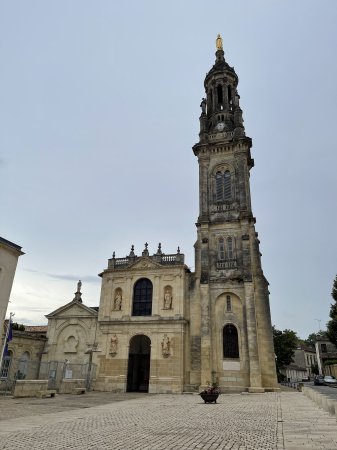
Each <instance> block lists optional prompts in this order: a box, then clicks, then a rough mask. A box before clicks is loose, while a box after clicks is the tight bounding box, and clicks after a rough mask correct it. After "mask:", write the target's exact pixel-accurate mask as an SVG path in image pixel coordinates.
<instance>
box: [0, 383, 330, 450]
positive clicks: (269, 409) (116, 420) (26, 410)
mask: <svg viewBox="0 0 337 450" xmlns="http://www.w3.org/2000/svg"><path fill="white" fill-rule="evenodd" d="M0 418H1V420H0V449H1V450H10V449H25V450H27V449H29V450H34V449H36V450H39V449H43V450H45V449H51V450H54V449H55V450H56V449H57V450H63V449H64V450H65V449H67V450H68V449H71V450H77V449H78V450H87V449H91V450H92V449H116V450H129V449H130V450H150V449H151V450H164V449H165V450H166V449H172V450H173V449H177V450H180V449H181V450H189V449H190V450H192V449H210V450H211V449H214V450H215V449H232V450H248V449H249V450H259V449H261V450H262V449H270V450H279V449H286V450H300V449H303V450H307V449H311V450H320V449H328V450H336V449H337V423H336V418H335V416H332V415H329V414H328V413H326V412H324V411H323V410H321V409H319V408H318V407H317V406H316V405H315V404H314V403H313V402H312V401H311V400H309V399H308V398H307V397H305V396H304V395H303V394H302V393H299V392H292V391H290V392H282V393H266V394H227V395H222V396H220V397H219V402H218V404H207V405H206V404H204V403H203V402H202V401H201V399H200V397H199V396H197V395H192V394H186V395H146V394H143V395H142V394H130V395H129V394H110V393H95V392H90V393H88V394H85V395H83V396H72V395H71V396H66V395H64V396H61V395H59V396H57V397H56V398H54V399H53V398H51V399H9V398H3V397H2V398H0Z"/></svg>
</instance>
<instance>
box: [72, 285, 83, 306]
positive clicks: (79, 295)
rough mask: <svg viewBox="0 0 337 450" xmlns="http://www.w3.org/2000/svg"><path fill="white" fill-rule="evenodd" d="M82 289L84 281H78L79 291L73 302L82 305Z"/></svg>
mask: <svg viewBox="0 0 337 450" xmlns="http://www.w3.org/2000/svg"><path fill="white" fill-rule="evenodd" d="M81 287H82V281H81V280H78V283H77V291H76V292H75V297H74V298H73V301H76V302H79V303H82V299H81V296H82V292H81Z"/></svg>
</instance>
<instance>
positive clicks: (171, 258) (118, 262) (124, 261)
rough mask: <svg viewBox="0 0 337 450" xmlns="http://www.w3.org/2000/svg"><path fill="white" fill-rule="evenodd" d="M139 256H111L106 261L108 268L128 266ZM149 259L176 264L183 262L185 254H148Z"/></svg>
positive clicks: (165, 263)
mask: <svg viewBox="0 0 337 450" xmlns="http://www.w3.org/2000/svg"><path fill="white" fill-rule="evenodd" d="M141 258H142V257H141V256H126V257H125V258H114V257H113V258H111V259H109V262H108V269H121V268H124V267H128V266H129V265H131V264H133V263H135V262H136V261H138V260H140V259H141ZM149 259H150V260H152V261H154V262H156V263H159V264H162V265H165V266H168V265H176V264H184V260H185V256H184V255H183V254H182V253H175V254H171V255H165V254H161V255H160V254H159V255H152V256H149Z"/></svg>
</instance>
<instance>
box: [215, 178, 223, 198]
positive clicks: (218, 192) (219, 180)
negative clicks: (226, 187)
mask: <svg viewBox="0 0 337 450" xmlns="http://www.w3.org/2000/svg"><path fill="white" fill-rule="evenodd" d="M215 185H216V199H217V201H221V200H223V179H222V173H221V172H217V174H216V176H215Z"/></svg>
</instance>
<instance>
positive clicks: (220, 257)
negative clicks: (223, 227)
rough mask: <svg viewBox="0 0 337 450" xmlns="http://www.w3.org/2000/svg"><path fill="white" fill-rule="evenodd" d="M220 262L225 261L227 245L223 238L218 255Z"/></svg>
mask: <svg viewBox="0 0 337 450" xmlns="http://www.w3.org/2000/svg"><path fill="white" fill-rule="evenodd" d="M218 257H219V260H224V259H225V243H224V240H223V238H220V239H219V253H218Z"/></svg>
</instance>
